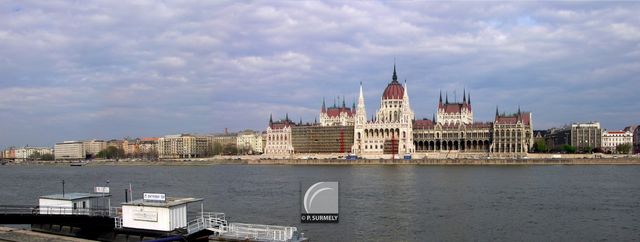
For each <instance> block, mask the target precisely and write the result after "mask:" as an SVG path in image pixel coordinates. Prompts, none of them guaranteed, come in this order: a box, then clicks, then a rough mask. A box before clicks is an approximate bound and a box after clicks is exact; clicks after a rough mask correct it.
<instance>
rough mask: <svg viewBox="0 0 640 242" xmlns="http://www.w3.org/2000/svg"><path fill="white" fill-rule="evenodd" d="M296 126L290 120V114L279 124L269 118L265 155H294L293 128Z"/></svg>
mask: <svg viewBox="0 0 640 242" xmlns="http://www.w3.org/2000/svg"><path fill="white" fill-rule="evenodd" d="M295 125H296V124H295V123H294V122H292V121H291V120H289V115H288V114H287V116H286V117H285V119H284V120H280V121H277V122H274V121H273V117H269V127H267V134H266V138H265V139H266V144H265V147H264V153H265V154H266V155H284V156H287V155H291V154H293V142H292V140H291V138H292V135H291V128H292V127H293V126H295Z"/></svg>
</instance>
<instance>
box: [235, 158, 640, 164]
mask: <svg viewBox="0 0 640 242" xmlns="http://www.w3.org/2000/svg"><path fill="white" fill-rule="evenodd" d="M246 164H252V165H640V159H638V158H590V159H573V158H564V159H510V158H504V159H412V160H399V159H395V160H393V159H360V160H344V159H323V160H315V159H276V160H247V161H246Z"/></svg>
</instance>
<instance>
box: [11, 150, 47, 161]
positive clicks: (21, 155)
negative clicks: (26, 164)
mask: <svg viewBox="0 0 640 242" xmlns="http://www.w3.org/2000/svg"><path fill="white" fill-rule="evenodd" d="M36 154H37V155H45V154H48V155H51V154H53V150H52V149H51V148H49V147H22V148H18V149H16V150H15V159H16V160H21V161H25V160H29V159H32V157H33V155H36Z"/></svg>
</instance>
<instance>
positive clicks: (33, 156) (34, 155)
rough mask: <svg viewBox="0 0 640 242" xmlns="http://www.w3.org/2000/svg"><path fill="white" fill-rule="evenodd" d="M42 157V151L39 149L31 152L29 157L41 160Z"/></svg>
mask: <svg viewBox="0 0 640 242" xmlns="http://www.w3.org/2000/svg"><path fill="white" fill-rule="evenodd" d="M41 158H42V156H41V155H40V152H37V151H36V152H33V153H31V155H30V156H29V159H31V160H39V159H41Z"/></svg>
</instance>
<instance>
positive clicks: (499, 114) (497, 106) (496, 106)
mask: <svg viewBox="0 0 640 242" xmlns="http://www.w3.org/2000/svg"><path fill="white" fill-rule="evenodd" d="M498 115H500V114H499V113H498V105H496V117H498Z"/></svg>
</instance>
